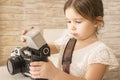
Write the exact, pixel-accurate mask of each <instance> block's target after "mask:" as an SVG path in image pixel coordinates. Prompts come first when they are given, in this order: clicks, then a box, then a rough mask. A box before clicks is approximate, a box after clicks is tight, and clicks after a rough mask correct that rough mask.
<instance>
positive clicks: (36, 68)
mask: <svg viewBox="0 0 120 80" xmlns="http://www.w3.org/2000/svg"><path fill="white" fill-rule="evenodd" d="M29 69H30V70H31V71H39V70H40V69H41V67H40V66H38V67H33V66H30V67H29Z"/></svg>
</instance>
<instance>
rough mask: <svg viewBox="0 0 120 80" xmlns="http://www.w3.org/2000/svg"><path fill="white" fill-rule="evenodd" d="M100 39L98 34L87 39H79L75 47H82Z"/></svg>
mask: <svg viewBox="0 0 120 80" xmlns="http://www.w3.org/2000/svg"><path fill="white" fill-rule="evenodd" d="M96 41H98V38H97V36H96V35H95V36H92V37H89V38H88V39H85V40H77V42H76V46H75V49H76V50H77V49H82V48H84V47H86V46H88V45H90V44H92V43H94V42H96Z"/></svg>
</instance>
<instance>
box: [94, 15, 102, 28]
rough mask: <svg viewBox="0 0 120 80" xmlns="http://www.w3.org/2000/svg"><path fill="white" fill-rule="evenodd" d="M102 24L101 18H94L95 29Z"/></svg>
mask: <svg viewBox="0 0 120 80" xmlns="http://www.w3.org/2000/svg"><path fill="white" fill-rule="evenodd" d="M102 22H103V17H102V16H98V17H96V20H95V27H98V26H100V25H101V24H102Z"/></svg>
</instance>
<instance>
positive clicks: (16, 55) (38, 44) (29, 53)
mask: <svg viewBox="0 0 120 80" xmlns="http://www.w3.org/2000/svg"><path fill="white" fill-rule="evenodd" d="M23 37H24V38H25V39H26V43H27V46H26V47H16V48H15V49H14V50H13V51H12V52H11V56H10V58H8V61H7V69H8V72H9V73H10V74H12V75H14V74H17V73H22V74H23V75H26V76H31V75H30V73H29V65H30V62H33V61H46V62H47V61H48V56H50V48H49V46H48V45H47V43H46V41H45V40H44V38H43V37H42V35H41V34H40V32H39V31H38V30H35V29H32V30H31V31H29V32H28V33H27V34H26V35H24V36H23Z"/></svg>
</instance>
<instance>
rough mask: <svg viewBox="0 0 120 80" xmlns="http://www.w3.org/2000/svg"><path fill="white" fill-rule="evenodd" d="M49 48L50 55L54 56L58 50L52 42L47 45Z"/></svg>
mask: <svg viewBox="0 0 120 80" xmlns="http://www.w3.org/2000/svg"><path fill="white" fill-rule="evenodd" d="M48 45H49V47H50V52H51V54H56V53H58V52H59V51H58V49H57V48H56V46H55V44H54V43H53V42H51V43H48Z"/></svg>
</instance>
